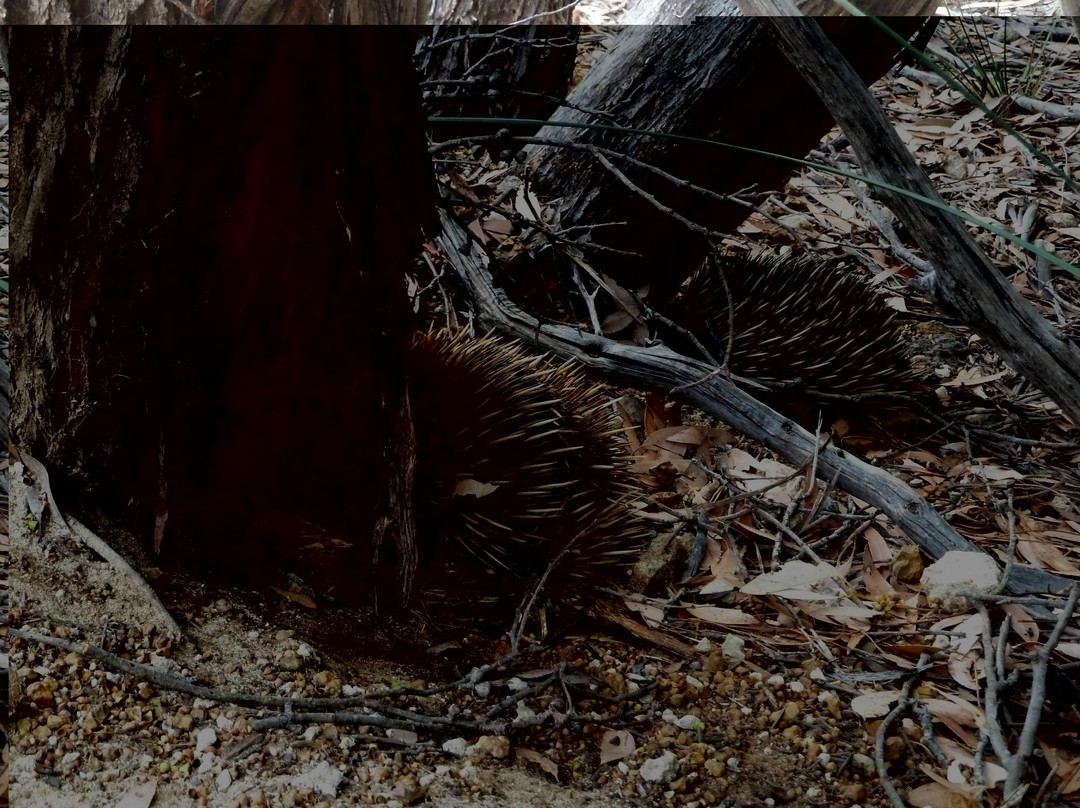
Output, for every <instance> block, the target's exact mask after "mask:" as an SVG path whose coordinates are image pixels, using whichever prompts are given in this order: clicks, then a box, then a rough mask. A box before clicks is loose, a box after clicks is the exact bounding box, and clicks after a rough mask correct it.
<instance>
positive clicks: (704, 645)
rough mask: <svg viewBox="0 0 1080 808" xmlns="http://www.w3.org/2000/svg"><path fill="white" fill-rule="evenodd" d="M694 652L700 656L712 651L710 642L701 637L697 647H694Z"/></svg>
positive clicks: (706, 638)
mask: <svg viewBox="0 0 1080 808" xmlns="http://www.w3.org/2000/svg"><path fill="white" fill-rule="evenodd" d="M694 650H695V651H698V652H699V653H702V654H707V653H709V651H711V650H712V640H710V639H709V638H708V637H702V638H701V639H700V640H698V641H697V645H695V646H694Z"/></svg>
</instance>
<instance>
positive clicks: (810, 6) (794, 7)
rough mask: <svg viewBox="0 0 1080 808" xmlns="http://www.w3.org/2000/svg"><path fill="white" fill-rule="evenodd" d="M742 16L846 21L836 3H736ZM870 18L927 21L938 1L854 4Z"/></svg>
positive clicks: (810, 0) (807, 0)
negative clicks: (838, 18)
mask: <svg viewBox="0 0 1080 808" xmlns="http://www.w3.org/2000/svg"><path fill="white" fill-rule="evenodd" d="M737 2H738V4H739V8H740V9H741V10H742V13H743V14H746V15H747V16H752V17H788V16H804V17H845V16H847V12H846V11H844V9H843V8H841V7H840V6H839V5H838V4H837V3H836V2H835V0H737ZM853 4H854V6H855V7H856V8H858V9H859V11H861V12H862V13H863V14H866V15H867V16H870V17H927V16H931V15H933V14H934V12H935V11H936V10H937V7H938V6H939V5H940V2H939V0H853Z"/></svg>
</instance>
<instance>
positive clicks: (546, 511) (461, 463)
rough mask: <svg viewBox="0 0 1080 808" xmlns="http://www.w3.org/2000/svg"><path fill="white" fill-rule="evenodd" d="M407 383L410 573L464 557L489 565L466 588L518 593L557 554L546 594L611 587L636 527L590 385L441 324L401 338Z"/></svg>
mask: <svg viewBox="0 0 1080 808" xmlns="http://www.w3.org/2000/svg"><path fill="white" fill-rule="evenodd" d="M409 378H410V399H411V401H412V408H413V421H414V425H415V436H416V457H417V465H416V477H415V484H414V496H415V502H416V516H417V524H416V528H417V542H418V545H419V551H420V556H421V559H420V569H421V576H423V573H424V568H425V567H427V568H428V569H429V571H430V570H433V569H434V570H435V575H436V576H438V575H440V574H442V570H444V569H451V570H454V574H455V575H457V574H459V571H460V570H461V569H462V567H463V566H464V567H470V566H471V567H472V572H473V573H475V572H476V570H477V569H480V570H482V571H484V572H485V573H493V574H488V577H487V578H486V579H484V580H485V581H486V583H485V590H486V591H485V592H484V593H480V592H477V595H479V594H487V595H491V594H492V592H493V591H496V590H498V591H503V592H504V593H505V594H508V595H509V594H514V595H517V596H520V595H521V594H522V593H524V592H525V591H526V587H525V586H524V585H523V581H525V580H529V579H535V578H536V577H537V576H540V575H541V574H543V573H544V572H545V570H547V569H548V567H549V565H551V563H552V562H553V561H556V559H557V561H556V563H555V565H554V566H553V568H552V571H551V574H550V576H549V578H548V583H547V589H548V590H549V591H559V590H562V591H567V590H573V591H574V592H580V591H582V589H583V587H586V586H587V585H588V584H589V583H591V582H593V581H596V580H597V579H600V578H606V579H607V580H609V581H612V582H617V579H616V578H615V576H616V574H617V573H618V572H620V571H622V570H625V569H626V568H627V567H628V566H629V565H630V564H632V563H633V561H634V558H635V554H636V553H637V552H638V551H639V550H640V548H641V546H642V544H643V542H644V539H645V531H644V527H643V523H642V522H641V521H640V520H639V519H637V518H636V517H634V516H633V514H632V513H631V511H630V510H629V508H628V507H627V504H626V499H627V495H628V494H629V493H630V491H631V490H632V489H631V487H630V484H629V483H630V477H629V472H628V471H627V470H626V461H625V460H623V459H622V458H621V455H623V454H625V450H622V449H621V447H620V446H619V442H618V440H617V437H616V431H617V427H618V424H617V423H616V422H615V418H614V416H613V414H612V413H611V411H610V409H609V408H608V406H607V402H606V400H605V397H604V396H603V394H602V393H601V392H600V390H599V388H598V387H597V386H596V385H594V384H592V383H591V382H589V381H588V380H587V379H586V378H585V377H584V375H583V374H582V373H581V371H580V370H579V369H578V368H577V367H575V366H574V365H572V364H568V363H561V362H558V361H556V360H554V359H552V358H551V357H550V356H536V355H533V354H530V353H527V352H526V351H525V350H524V349H523V348H522V347H521V346H519V345H517V344H515V343H512V342H509V341H506V340H502V339H498V338H495V337H493V336H486V337H481V338H471V337H468V336H466V335H465V334H463V333H456V334H451V333H448V332H446V331H439V332H434V333H430V334H425V335H421V336H418V337H417V338H416V339H415V341H414V343H413V347H412V350H411V351H410V368H409ZM560 554H561V556H560ZM463 557H464V558H465V559H466V560H467V561H468V562H470V563H465V564H463V563H462V562H463ZM465 577H466V579H468V578H469V577H470V575H469V574H468V573H466V576H465ZM471 577H472V578H473V579H475V575H473V576H471ZM421 588H422V585H421Z"/></svg>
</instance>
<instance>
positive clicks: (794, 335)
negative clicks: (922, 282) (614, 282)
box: [671, 255, 916, 398]
mask: <svg viewBox="0 0 1080 808" xmlns="http://www.w3.org/2000/svg"><path fill="white" fill-rule="evenodd" d="M725 287H726V288H725ZM729 295H730V305H729ZM671 314H672V317H673V319H675V320H676V322H678V323H679V324H681V325H682V326H684V327H685V328H687V329H688V330H689V331H690V332H691V333H693V334H695V335H696V336H697V337H698V338H699V339H700V340H701V341H702V342H703V343H704V344H705V345H706V347H707V348H708V349H709V350H710V352H711V353H712V354H713V356H714V357H715V358H717V359H718V360H722V359H723V357H724V356H725V355H726V353H727V350H728V345H729V339H730V345H731V355H730V356H729V357H728V367H729V369H730V370H731V372H732V373H733V374H735V375H737V376H742V377H744V378H748V379H753V380H755V381H759V382H761V383H763V384H765V385H767V386H768V387H769V388H770V389H772V390H774V391H783V390H792V391H795V392H800V393H805V394H807V395H808V396H809V397H811V398H813V397H814V396H815V394H823V397H827V398H836V397H841V396H890V395H897V394H906V393H910V392H911V391H912V390H913V389H914V388H915V387H916V381H915V377H914V374H913V373H912V370H911V365H910V363H909V362H908V359H907V356H906V354H905V352H904V348H903V340H902V338H901V334H900V330H899V328H898V327H897V325H896V323H895V321H894V312H892V311H891V310H890V309H889V308H888V307H886V306H885V304H884V303H883V302H882V300H881V298H880V297H878V296H877V295H876V294H875V293H874V291H873V290H872V289H871V288H870V287H869V285H868V284H867V283H866V282H865V281H863V280H862V279H861V278H859V277H858V276H856V275H855V274H854V273H852V272H850V271H848V270H846V269H845V268H843V267H841V266H837V265H836V264H835V263H834V262H828V261H824V260H820V259H815V258H810V257H792V256H781V255H758V256H753V257H745V256H736V255H719V256H717V257H715V258H714V259H712V260H710V261H709V262H708V263H707V264H706V265H705V266H704V267H702V268H701V269H699V270H698V271H697V272H696V273H694V275H693V276H691V278H690V279H689V280H688V281H687V282H686V283H685V284H684V285H683V288H682V289H681V290H680V292H679V295H678V296H677V297H676V299H675V301H674V303H673V305H672V307H671Z"/></svg>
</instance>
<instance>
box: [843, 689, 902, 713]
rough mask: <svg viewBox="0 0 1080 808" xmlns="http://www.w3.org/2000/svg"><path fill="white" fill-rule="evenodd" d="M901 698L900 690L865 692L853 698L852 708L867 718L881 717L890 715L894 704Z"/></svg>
mask: <svg viewBox="0 0 1080 808" xmlns="http://www.w3.org/2000/svg"><path fill="white" fill-rule="evenodd" d="M899 698H900V691H899V690H878V691H874V692H872V693H863V694H862V695H861V696H856V697H855V698H853V699H852V700H851V709H852V710H853V711H854V713H855V714H856V715H857V716H859V717H861V718H865V719H867V720H869V719H872V718H881V717H882V716H885V715H888V714H889V710H891V709H892V706H893V704H894V703H895V702H896V700H897V699H899Z"/></svg>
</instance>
